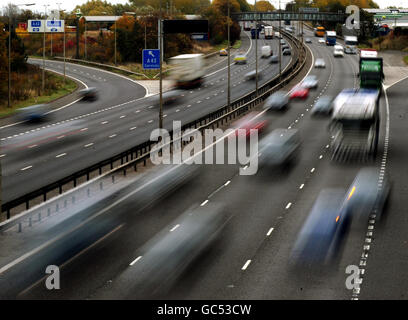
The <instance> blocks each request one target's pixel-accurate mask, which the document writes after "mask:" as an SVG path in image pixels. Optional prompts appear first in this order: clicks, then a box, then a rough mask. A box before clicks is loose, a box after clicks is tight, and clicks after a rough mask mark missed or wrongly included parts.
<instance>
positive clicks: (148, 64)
mask: <svg viewBox="0 0 408 320" xmlns="http://www.w3.org/2000/svg"><path fill="white" fill-rule="evenodd" d="M142 60H143V69H145V70H151V69H160V50H159V49H144V50H143V52H142Z"/></svg>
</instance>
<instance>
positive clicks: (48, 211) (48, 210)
mask: <svg viewBox="0 0 408 320" xmlns="http://www.w3.org/2000/svg"><path fill="white" fill-rule="evenodd" d="M50 215H51V208H48V209H47V216H48V217H49V216H50Z"/></svg>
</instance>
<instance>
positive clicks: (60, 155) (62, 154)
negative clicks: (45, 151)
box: [55, 152, 67, 158]
mask: <svg viewBox="0 0 408 320" xmlns="http://www.w3.org/2000/svg"><path fill="white" fill-rule="evenodd" d="M66 155H67V154H66V153H65V152H64V153H61V154H59V155H57V156H55V158H60V157H63V156H66Z"/></svg>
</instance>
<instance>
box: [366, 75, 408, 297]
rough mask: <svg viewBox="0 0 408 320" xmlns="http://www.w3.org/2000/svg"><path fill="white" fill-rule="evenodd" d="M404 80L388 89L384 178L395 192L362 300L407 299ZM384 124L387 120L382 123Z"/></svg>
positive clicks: (378, 230)
mask: <svg viewBox="0 0 408 320" xmlns="http://www.w3.org/2000/svg"><path fill="white" fill-rule="evenodd" d="M407 83H408V80H406V79H405V80H403V81H401V82H399V83H397V84H395V85H394V86H392V87H390V88H388V89H387V96H388V100H389V111H390V113H389V117H390V119H389V120H390V129H389V130H390V131H389V149H388V158H387V160H386V162H385V174H388V175H389V178H390V180H391V182H392V189H391V193H390V197H389V200H388V205H387V207H386V212H385V214H384V215H383V216H382V218H381V221H379V222H376V223H375V225H374V228H373V230H372V231H373V242H372V244H371V248H370V251H369V256H368V258H367V265H366V266H365V274H364V277H363V283H362V285H361V289H360V290H361V291H360V296H359V299H361V300H367V299H376V300H377V299H381V300H382V299H387V300H388V299H398V300H400V299H407V293H406V290H405V288H406V287H407V278H406V275H405V270H406V267H407V265H408V257H407V254H406V252H407V250H406V247H407V243H408V239H407V234H406V228H407V223H408V221H407V218H406V215H405V214H404V213H405V207H406V201H407V200H406V199H407V191H406V190H407V184H408V177H407V172H406V169H405V168H406V163H407V159H408V149H407V144H406V139H405V135H406V129H405V128H406V117H407V110H406V100H407V99H406V88H407ZM381 121H382V122H383V123H384V122H385V118H384V117H383V119H382V120H381Z"/></svg>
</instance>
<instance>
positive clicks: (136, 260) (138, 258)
mask: <svg viewBox="0 0 408 320" xmlns="http://www.w3.org/2000/svg"><path fill="white" fill-rule="evenodd" d="M140 259H142V256H138V257H137V258H136V259H135V260H133V261H132V262H131V263H130V264H129V265H130V266H133V265H134V264H135V263H136V262H138V261H139V260H140Z"/></svg>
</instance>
